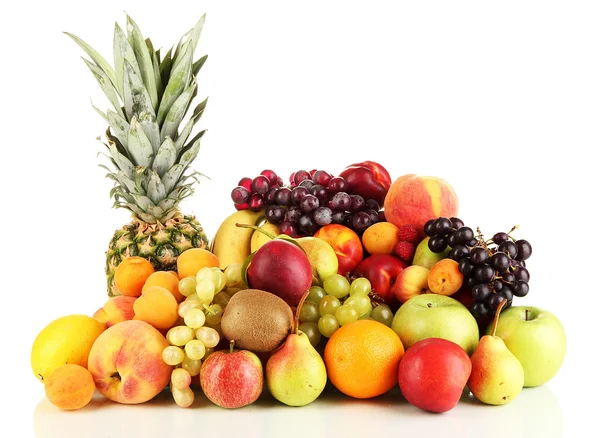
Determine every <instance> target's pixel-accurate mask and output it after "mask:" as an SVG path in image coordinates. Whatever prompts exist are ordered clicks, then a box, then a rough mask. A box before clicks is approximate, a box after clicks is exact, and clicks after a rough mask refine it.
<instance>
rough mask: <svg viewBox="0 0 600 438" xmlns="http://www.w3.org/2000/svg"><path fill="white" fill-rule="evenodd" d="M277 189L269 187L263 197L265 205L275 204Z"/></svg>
mask: <svg viewBox="0 0 600 438" xmlns="http://www.w3.org/2000/svg"><path fill="white" fill-rule="evenodd" d="M277 190H278V188H277V187H271V188H270V189H269V191H268V192H267V194H266V195H265V204H267V205H269V204H275V193H277Z"/></svg>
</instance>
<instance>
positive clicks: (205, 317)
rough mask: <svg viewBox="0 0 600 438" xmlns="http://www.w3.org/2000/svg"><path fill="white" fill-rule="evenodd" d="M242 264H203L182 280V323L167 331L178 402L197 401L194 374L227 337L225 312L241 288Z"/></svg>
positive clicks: (168, 360)
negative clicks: (233, 296) (220, 265)
mask: <svg viewBox="0 0 600 438" xmlns="http://www.w3.org/2000/svg"><path fill="white" fill-rule="evenodd" d="M241 270H242V269H241V265H237V264H236V265H230V266H228V267H227V268H226V269H225V271H222V270H221V269H219V268H202V269H200V270H199V271H198V273H197V274H196V276H195V277H193V276H191V277H185V278H182V279H181V280H179V292H180V293H181V294H182V295H183V296H185V299H184V300H183V301H182V302H181V303H179V307H178V313H179V316H180V317H181V320H180V321H181V323H179V324H178V325H175V326H174V327H172V328H171V329H169V331H168V332H167V335H166V338H167V341H168V342H169V346H168V347H166V348H165V349H164V350H163V353H162V358H163V360H164V361H165V363H166V364H168V365H171V366H174V367H175V368H174V369H173V371H172V373H171V385H170V388H171V393H172V394H173V399H174V400H175V403H176V404H177V405H178V406H181V407H188V406H190V405H191V404H192V403H193V402H194V392H193V390H192V388H191V382H192V377H194V376H197V375H198V374H200V367H201V366H202V360H203V359H204V358H206V357H208V355H209V354H210V353H212V352H213V351H214V348H215V347H216V346H217V345H218V344H219V342H220V340H221V339H222V338H223V332H222V331H221V315H222V314H223V310H225V307H226V306H227V303H228V302H229V299H230V298H231V296H232V295H233V294H234V293H236V292H237V291H239V290H240V288H239V287H237V286H239V285H240V284H241Z"/></svg>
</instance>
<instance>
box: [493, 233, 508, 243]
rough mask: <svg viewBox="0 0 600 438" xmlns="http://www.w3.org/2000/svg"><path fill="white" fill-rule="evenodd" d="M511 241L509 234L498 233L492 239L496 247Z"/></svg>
mask: <svg viewBox="0 0 600 438" xmlns="http://www.w3.org/2000/svg"><path fill="white" fill-rule="evenodd" d="M508 239H509V237H508V234H507V233H496V234H494V237H492V242H494V243H495V244H496V245H500V244H501V243H502V242H506V241H507V240H508Z"/></svg>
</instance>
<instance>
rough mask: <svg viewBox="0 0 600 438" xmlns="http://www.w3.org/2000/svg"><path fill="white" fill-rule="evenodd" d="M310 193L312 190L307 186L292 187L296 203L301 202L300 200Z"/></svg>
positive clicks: (293, 198)
mask: <svg viewBox="0 0 600 438" xmlns="http://www.w3.org/2000/svg"><path fill="white" fill-rule="evenodd" d="M308 194H310V192H309V191H308V189H307V188H306V187H300V186H298V187H294V188H293V189H292V202H293V203H294V204H296V205H297V204H300V201H302V199H303V198H304V197H305V196H306V195H308Z"/></svg>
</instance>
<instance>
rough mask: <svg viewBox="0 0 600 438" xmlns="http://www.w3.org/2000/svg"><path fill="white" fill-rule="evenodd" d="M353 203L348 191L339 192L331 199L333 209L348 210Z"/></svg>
mask: <svg viewBox="0 0 600 438" xmlns="http://www.w3.org/2000/svg"><path fill="white" fill-rule="evenodd" d="M351 205H352V198H350V195H349V194H348V193H346V192H337V193H336V194H335V195H333V198H332V199H331V207H332V209H333V210H338V211H347V210H349V209H350V206H351Z"/></svg>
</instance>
